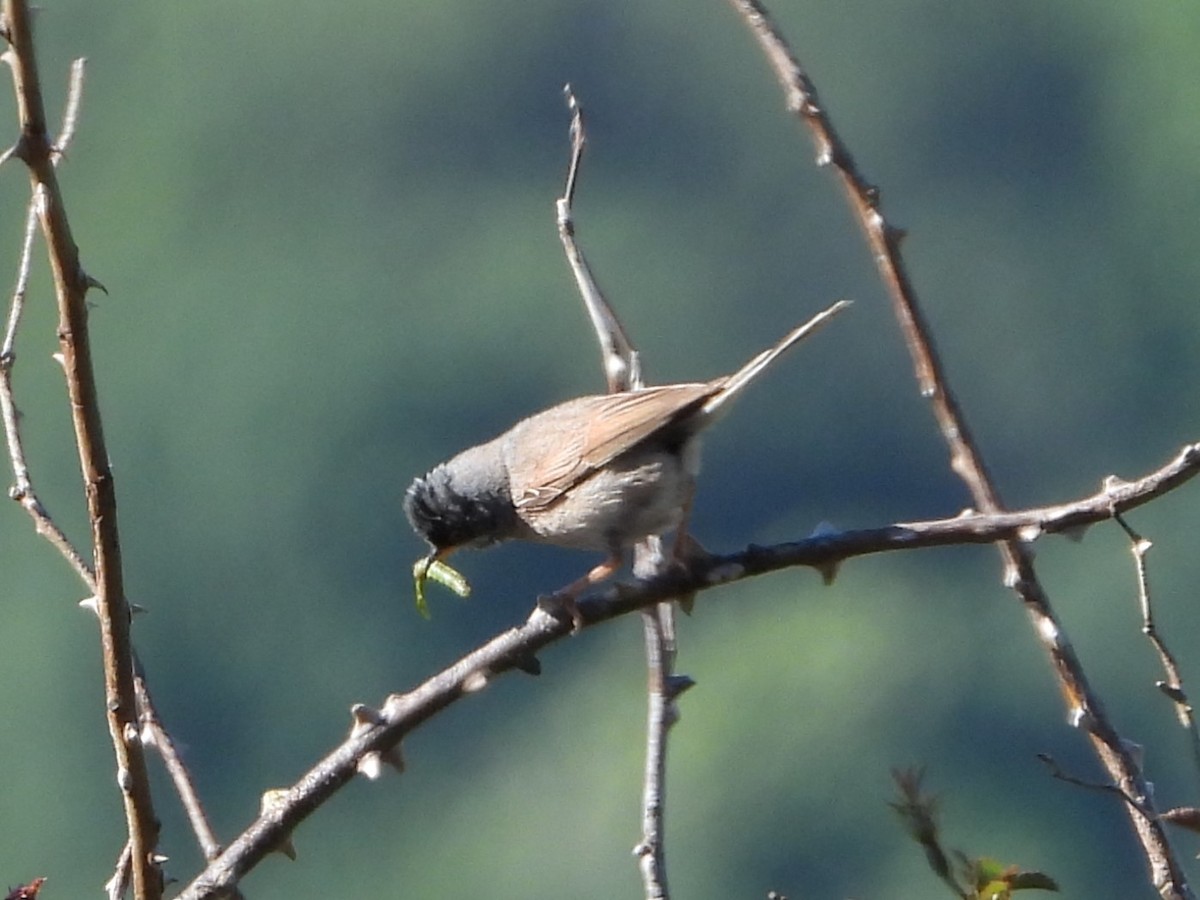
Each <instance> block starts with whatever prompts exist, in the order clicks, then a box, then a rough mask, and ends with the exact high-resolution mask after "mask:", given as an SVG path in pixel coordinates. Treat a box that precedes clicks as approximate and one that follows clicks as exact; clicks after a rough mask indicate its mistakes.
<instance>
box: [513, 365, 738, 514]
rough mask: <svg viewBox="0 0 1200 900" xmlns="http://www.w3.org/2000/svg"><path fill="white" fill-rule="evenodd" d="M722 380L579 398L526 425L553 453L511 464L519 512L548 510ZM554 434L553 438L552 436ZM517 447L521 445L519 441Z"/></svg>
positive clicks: (695, 404)
mask: <svg viewBox="0 0 1200 900" xmlns="http://www.w3.org/2000/svg"><path fill="white" fill-rule="evenodd" d="M722 383H723V379H720V380H718V381H714V382H709V383H706V384H668V385H663V386H661V387H650V388H643V389H641V390H637V391H626V392H624V393H620V394H602V395H597V396H593V397H580V398H578V399H576V400H568V401H567V402H566V403H563V404H560V405H559V406H555V407H552V408H551V409H548V410H546V411H545V412H542V413H539V414H538V415H536V416H533V417H532V418H530V419H528V420H526V422H525V423H524V427H526V428H527V429H528V430H529V432H532V433H534V434H545V435H546V438H545V442H546V444H547V445H548V446H549V447H550V448H552V450H551V452H550V453H548V454H544V455H540V456H539V455H538V454H537V453H536V452H535V453H533V454H532V456H533V457H534V458H532V459H522V460H511V461H510V463H509V465H510V469H509V471H510V477H512V478H513V482H514V483H513V503H514V505H515V506H516V507H517V509H525V510H538V509H545V508H547V507H549V506H552V505H553V504H554V503H555V502H557V501H558V500H559V499H560V498H561V497H562V496H563V495H564V494H565V493H566V492H567V491H568V490H569V489H570V488H571V487H573V486H574V485H576V484H578V483H579V482H581V481H583V480H584V479H585V478H587V477H588V476H589V475H591V474H592V473H593V472H595V471H596V470H597V469H600V468H602V467H603V466H606V465H607V464H608V463H610V462H612V461H613V460H614V459H616V458H617V457H618V456H620V455H621V454H622V453H625V452H626V451H627V450H631V449H633V448H634V447H635V446H637V445H638V444H639V443H641V442H642V441H644V440H646V439H647V438H649V437H650V436H651V435H653V434H655V433H656V432H657V431H659V430H660V429H662V428H664V427H666V426H668V425H671V424H673V423H675V422H677V421H679V419H680V418H682V417H683V416H685V415H687V414H688V413H689V412H691V411H693V409H694V408H695V407H698V406H699V405H700V404H701V403H703V402H704V401H705V400H707V399H708V398H709V397H711V396H712V395H713V394H714V393H715V392H716V391H718V390H720V387H721V384H722ZM551 435H552V437H551ZM516 443H521V441H520V439H518V440H517V442H516Z"/></svg>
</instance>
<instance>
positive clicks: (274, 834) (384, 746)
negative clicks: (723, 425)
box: [178, 443, 1200, 900]
mask: <svg viewBox="0 0 1200 900" xmlns="http://www.w3.org/2000/svg"><path fill="white" fill-rule="evenodd" d="M1197 474H1200V443H1196V444H1190V445H1188V446H1187V447H1184V448H1183V449H1182V450H1181V451H1180V452H1179V453H1178V454H1177V455H1176V457H1175V458H1174V459H1172V460H1171V461H1170V462H1168V463H1167V464H1166V465H1164V466H1163V467H1161V468H1160V469H1158V470H1156V471H1154V472H1151V473H1149V474H1147V475H1146V476H1144V477H1143V478H1140V479H1138V480H1136V481H1133V482H1119V483H1118V482H1114V481H1112V480H1111V479H1110V480H1108V481H1106V483H1105V487H1104V488H1103V489H1102V490H1101V491H1100V492H1099V493H1098V494H1095V495H1092V496H1089V497H1084V498H1082V499H1080V500H1077V501H1075V502H1074V503H1067V504H1062V505H1060V506H1052V507H1044V508H1040V509H1029V510H1021V511H1017V512H1008V513H1002V514H998V515H984V514H979V513H971V514H965V515H962V516H957V517H954V518H950V519H939V520H933V521H927V522H909V523H901V524H896V525H890V526H886V527H883V528H873V529H864V530H861V531H843V532H833V531H827V530H823V531H822V533H821V534H819V535H817V536H814V537H811V538H808V539H806V540H802V541H795V542H793V543H787V544H777V545H773V546H769V547H750V548H748V549H746V550H743V551H741V552H739V553H732V554H729V555H726V556H707V557H704V558H701V559H694V560H692V561H691V562H690V565H689V567H688V568H687V569H686V570H683V569H677V568H673V569H671V570H670V571H669V572H667V573H666V574H664V575H662V576H659V577H657V578H655V579H653V580H650V581H639V582H637V583H635V584H631V585H629V584H614V585H610V586H608V587H606V588H605V589H603V590H602V591H599V592H597V593H595V594H592V595H589V596H586V597H584V598H582V599H581V600H580V601H579V602H578V607H579V610H578V611H579V614H580V618H581V623H580V624H581V627H585V628H586V627H590V626H592V625H597V624H599V623H601V622H605V621H608V620H609V619H614V618H617V617H619V616H622V615H626V614H628V613H631V612H634V611H635V610H643V609H651V608H653V607H654V606H656V605H657V604H660V603H664V602H667V601H669V600H671V599H672V598H675V597H679V596H683V595H686V594H689V593H696V592H699V591H704V590H707V589H710V588H713V587H716V586H718V585H722V584H730V583H733V582H736V581H741V580H742V579H745V578H750V577H753V576H756V575H763V574H766V573H768V572H775V571H779V570H782V569H786V568H791V567H795V566H809V567H811V568H814V569H816V570H818V571H820V572H827V571H832V570H833V569H836V567H837V566H838V565H839V564H840V563H841V562H842V561H844V560H846V559H849V558H851V557H855V556H865V555H868V554H872V553H884V552H889V551H908V550H914V549H917V548H920V547H939V546H947V545H949V544H990V543H994V542H995V541H997V540H1001V539H1005V538H1008V539H1013V540H1021V541H1025V542H1029V541H1033V540H1036V539H1038V537H1040V536H1044V535H1047V534H1051V533H1061V532H1068V533H1070V532H1075V531H1078V530H1079V529H1080V528H1083V527H1086V526H1087V525H1090V524H1093V523H1096V522H1101V521H1105V520H1107V519H1111V518H1112V516H1113V515H1114V513H1117V512H1125V511H1127V510H1130V509H1133V508H1135V507H1137V506H1140V505H1142V504H1144V503H1148V502H1150V501H1151V500H1153V499H1154V498H1155V497H1158V496H1161V495H1162V494H1163V493H1165V492H1167V491H1169V490H1171V489H1172V488H1174V487H1178V486H1179V485H1180V484H1182V483H1183V482H1184V481H1187V480H1188V479H1190V478H1192V477H1194V476H1196V475H1197ZM573 627H574V623H573V621H572V619H571V617H570V616H568V615H567V614H566V613H565V612H563V615H562V618H555V617H554V616H552V615H551V614H550V613H548V612H547V611H545V610H543V609H541V608H537V607H535V608H534V610H533V612H532V613H531V614H530V615H529V618H528V619H527V620H526V621H525V623H524V624H522V625H520V626H519V627H516V628H512V629H510V630H508V631H506V632H504V633H502V634H500V635H498V636H497V637H495V638H493V639H492V640H490V641H488V642H487V643H486V644H484V645H483V646H481V647H479V648H478V649H476V650H474V651H473V652H471V653H470V654H468V655H467V656H465V657H463V658H462V659H460V660H459V661H458V662H456V663H454V664H453V665H452V666H450V667H449V668H447V669H445V670H444V671H442V672H440V673H438V674H436V675H434V676H433V677H431V678H429V679H428V680H426V681H424V682H423V683H421V684H420V685H418V686H417V687H416V688H414V689H413V690H411V691H409V692H408V693H405V694H393V695H391V696H390V697H388V698H387V700H386V701H385V703H384V704H383V707H382V708H381V709H378V710H374V709H365V708H362V707H360V708H356V710H355V721H356V724H355V726H354V727H353V728H352V730H351V733H350V736H349V737H348V738H347V739H346V740H345V741H343V742H342V743H341V744H340V745H339V746H338V747H336V748H334V749H333V750H332V751H331V752H330V753H329V754H328V755H327V756H326V757H325V758H324V759H323V760H321V761H320V762H319V763H317V764H316V765H315V766H314V767H313V768H312V769H310V770H309V771H308V773H307V774H305V775H304V776H303V777H302V778H301V779H300V780H299V781H298V782H296V784H295V785H293V786H292V787H291V788H290V789H288V790H286V791H282V792H280V795H279V802H277V803H275V804H273V805H272V806H271V807H270V808H269V809H267V810H265V811H264V812H263V813H262V814H261V815H260V816H259V818H258V819H257V820H255V821H254V822H253V823H252V824H251V825H250V826H249V827H248V828H247V829H246V830H245V831H244V832H243V833H242V834H241V835H240V836H239V837H238V838H237V839H236V840H235V841H234V842H233V843H231V844H230V845H229V847H228V848H226V850H225V851H224V852H223V853H222V854H221V855H220V856H218V857H217V858H216V859H215V860H213V861H212V862H211V863H210V864H209V866H208V867H207V868H206V869H205V870H204V872H202V873H201V874H200V875H199V876H198V877H197V878H196V879H195V880H194V881H193V882H192V883H191V884H190V885H188V887H187V888H186V889H185V890H184V891H183V893H181V894H180V895H179V897H178V900H201V898H209V897H223V896H226V894H227V893H228V892H229V891H231V890H232V889H233V888H234V886H235V885H236V884H237V882H238V880H239V879H240V878H241V877H242V876H243V875H245V874H246V873H247V872H249V871H250V870H251V869H252V868H254V866H255V865H257V864H258V862H259V861H261V860H262V859H263V857H265V856H266V855H267V854H268V853H270V852H272V851H273V850H276V849H278V848H279V847H281V846H283V845H284V843H285V842H286V841H287V839H288V837H289V835H290V834H291V832H292V830H293V829H294V828H296V826H298V825H299V824H300V823H301V822H302V821H304V820H305V819H306V818H308V816H309V815H311V814H312V813H313V812H314V811H316V809H317V808H318V807H319V806H320V805H321V804H322V803H323V802H324V801H325V800H327V799H328V798H329V797H331V796H332V795H333V794H334V793H336V792H337V791H338V790H339V789H340V788H341V787H342V786H343V785H345V784H346V783H347V782H348V781H349V780H350V779H351V778H353V777H354V774H355V772H356V771H364V772H367V771H370V772H372V773H377V772H378V771H380V769H379V768H378V767H374V766H372V767H370V768H368V767H367V766H366V765H365V763H366V761H367V760H368V759H369V758H372V757H373V758H374V759H375V760H379V759H384V760H387V761H390V762H392V764H393V765H395V766H397V767H399V761H400V757H399V753H398V748H399V745H400V741H401V740H402V739H403V738H404V737H406V736H407V735H409V734H411V733H412V732H413V731H415V730H416V729H417V728H418V727H419V726H421V725H422V724H424V723H425V722H427V721H428V720H430V719H431V718H433V717H434V716H435V715H436V714H437V713H438V712H440V711H441V710H442V709H444V708H446V707H447V706H450V705H451V704H453V703H455V702H457V701H459V700H462V699H464V698H465V697H467V696H469V695H472V694H475V693H478V692H480V691H481V690H483V689H484V688H485V687H486V686H487V685H488V684H489V683H490V682H491V681H492V680H494V679H495V678H496V677H498V676H500V675H502V674H504V673H506V672H509V671H511V670H512V669H514V668H521V667H522V666H523V665H524V664H525V663H526V662H527V661H528V660H530V659H531V658H534V657H535V656H536V654H537V653H538V652H539V651H541V650H542V649H543V648H545V647H547V646H549V645H550V644H552V643H554V642H555V641H558V640H561V639H562V638H564V637H567V636H568V635H570V634H571V633H572V628H573Z"/></svg>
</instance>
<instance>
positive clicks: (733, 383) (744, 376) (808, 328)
mask: <svg viewBox="0 0 1200 900" xmlns="http://www.w3.org/2000/svg"><path fill="white" fill-rule="evenodd" d="M849 305H850V301H849V300H839V301H838V302H837V303H835V304H833V306H831V307H829V308H828V309H826V310H823V311H821V312H819V313H817V314H816V315H815V316H813V317H812V318H811V319H809V320H808V321H807V322H805V323H804V324H803V325H801V326H800V327H799V328H796V329H793V330H792V331H790V332H789V333H788V334H787V335H786V336H785V337H784V338H783V340H781V341H780V342H779V343H778V344H776V345H775V346H774V347H771V348H770V349H769V350H764V351H763V352H762V353H760V354H758V356H756V357H754V359H752V360H750V361H749V362H748V363H746V364H745V365H744V366H742V367H741V368H740V369H738V370H737V371H736V372H734V373H733V374H732V375H730V376H729V377H728V379H726V381H725V384H723V385H722V386H721V389H720V390H719V391H717V393H715V394H714V395H713V396H712V397H711V398H710V399H709V400H708V402H707V403H705V404H704V415H705V416H714V415H716V414H717V412H718V411H720V410H721V407H723V406H724V405H725V404H726V403H728V402H729V401H730V400H732V399H733V398H734V397H736V396H737V395H738V394H739V393H740V392H741V390H742V388H744V387H745V386H746V385H747V384H749V383H750V382H751V381H753V380H754V379H755V378H756V377H757V376H758V374H759V373H760V372H762V370H763V369H765V368H766V367H767V366H769V365H770V364H771V363H773V362H774V361H775V360H776V359H778V358H779V357H780V356H781V355H783V353H784V352H786V351H787V350H789V349H791V347H792V345H793V344H796V343H798V342H799V341H802V340H803V339H804V338H806V337H808V336H809V335H810V334H812V333H813V332H815V331H816V330H817V329H819V328H821V327H822V326H823V325H824V324H825V323H826V322H828V321H829V320H830V319H832V318H833V317H834V316H836V315H837V314H838V313H840V312H841V311H842V310H844V309H845V308H846V307H847V306H849Z"/></svg>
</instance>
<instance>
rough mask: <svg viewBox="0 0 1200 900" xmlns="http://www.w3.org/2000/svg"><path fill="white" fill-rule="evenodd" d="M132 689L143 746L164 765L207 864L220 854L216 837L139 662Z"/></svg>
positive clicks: (219, 844) (190, 775) (219, 845)
mask: <svg viewBox="0 0 1200 900" xmlns="http://www.w3.org/2000/svg"><path fill="white" fill-rule="evenodd" d="M134 687H135V689H136V690H137V699H138V711H139V716H140V718H141V722H142V728H141V739H142V743H143V744H145V745H146V746H147V747H153V748H154V749H156V750H157V751H158V753H159V755H160V756H161V757H162V759H163V764H164V765H165V766H166V767H167V773H168V774H169V775H170V776H171V783H172V784H173V785H174V786H175V792H176V793H177V794H179V799H180V801H181V802H182V803H183V810H184V812H185V813H187V817H188V822H189V823H190V824H191V826H192V833H193V834H195V836H196V841H197V843H199V845H200V850H201V851H202V852H203V853H204V858H205V859H206V860H210V861H211V860H213V859H216V857H217V855H218V854H219V853H220V852H221V842H220V841H219V840H217V835H216V833H215V832H214V831H213V828H212V825H211V824H210V823H209V821H208V815H207V813H205V811H204V804H203V803H201V802H200V795H199V794H198V793H197V792H196V786H195V784H194V782H193V781H192V774H191V772H189V771H188V768H187V766H185V765H184V763H183V759H182V758H181V757H180V755H179V750H178V748H177V747H176V746H175V741H174V740H173V739H172V738H171V735H170V734H169V733H168V731H167V729H166V727H165V726H164V725H163V723H162V720H161V719H160V718H159V717H158V710H157V709H155V707H154V699H153V698H152V697H151V696H150V688H149V687H148V686H147V684H146V677H145V675H143V674H142V672H141V665H140V663H139V665H138V671H137V672H136V673H135V675H134Z"/></svg>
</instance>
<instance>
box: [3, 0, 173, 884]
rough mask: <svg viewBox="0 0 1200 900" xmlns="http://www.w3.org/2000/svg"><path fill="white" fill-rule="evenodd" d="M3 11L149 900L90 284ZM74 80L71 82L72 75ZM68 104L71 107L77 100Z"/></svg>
mask: <svg viewBox="0 0 1200 900" xmlns="http://www.w3.org/2000/svg"><path fill="white" fill-rule="evenodd" d="M3 9H4V21H5V22H6V23H7V25H8V39H9V42H10V47H11V49H10V51H9V53H10V60H11V64H12V72H13V86H14V89H15V91H16V97H17V110H18V115H19V119H20V122H21V135H20V137H19V138H18V140H17V144H16V148H15V150H14V155H15V156H17V157H18V158H20V159H21V160H22V161H23V162H24V163H25V165H26V167H27V168H28V170H29V177H30V182H31V188H32V191H33V194H34V196H35V197H37V196H39V194H40V197H41V200H42V202H39V203H38V204H37V207H38V218H39V219H40V221H41V225H42V232H43V234H44V235H45V238H46V244H47V248H48V251H49V256H50V269H51V273H52V276H53V279H54V288H55V294H56V297H57V299H58V311H59V323H58V333H59V346H60V350H61V354H62V365H63V370H64V371H65V373H66V377H67V393H68V395H69V398H70V402H71V416H72V421H73V424H74V427H75V441H76V445H77V448H78V450H79V462H80V469H81V471H82V474H83V480H84V493H85V495H86V499H87V508H88V520H89V522H90V523H91V532H92V555H93V567H94V570H95V578H96V600H97V603H96V609H97V614H98V616H99V619H100V634H101V644H102V647H103V650H104V652H103V658H104V687H105V703H104V705H105V711H106V713H107V716H108V727H109V734H110V737H111V739H112V743H113V749H114V752H115V754H116V760H117V784H118V785H119V787H120V790H121V795H122V798H123V800H124V805H125V818H126V824H127V827H128V830H129V840H130V843H131V865H132V868H133V888H134V896H135V897H136V898H137V900H155V898H158V897H160V896H162V877H161V873H160V872H159V870H158V866H157V863H156V861H155V856H156V854H155V847H156V845H157V843H158V828H159V825H158V819H157V817H156V816H155V814H154V805H153V802H152V799H151V793H150V782H149V778H148V777H147V772H146V758H145V753H144V751H143V748H142V746H141V742H140V741H139V740H138V722H137V703H136V698H135V695H134V687H133V651H132V647H131V644H130V636H129V617H130V613H129V605H128V603H127V602H126V599H125V589H124V584H123V573H122V570H121V544H120V537H119V533H118V529H117V503H116V492H115V489H114V485H113V477H112V471H111V470H110V468H109V463H108V451H107V448H106V446H105V442H104V430H103V427H102V424H101V419H100V406H99V399H98V397H97V392H96V381H95V375H94V372H93V369H92V360H91V345H90V342H89V340H88V310H87V304H86V302H85V298H86V296H87V292H88V289H89V287H91V286H92V285H93V284H94V281H93V279H91V278H89V277H88V275H87V273H86V272H85V271H84V270H83V267H82V266H81V265H80V263H79V250H78V247H77V246H76V244H75V240H74V238H73V237H72V236H71V228H70V224H69V221H68V218H67V212H66V207H65V206H64V204H63V198H62V193H61V191H60V188H59V184H58V177H57V175H56V173H55V170H54V157H55V155H56V154H55V150H54V147H53V146H52V144H51V141H50V137H49V133H48V131H47V128H46V111H45V106H44V103H43V99H42V89H41V83H40V80H39V74H38V70H37V57H36V53H35V49H34V44H33V34H32V30H31V22H30V12H29V9H28V7H27V5H26V3H25V2H24V0H4V5H3ZM74 83H75V84H79V83H81V81H80V77H79V76H78V75H77V76H76V77H75V79H74ZM77 93H78V91H77V90H76V94H77ZM73 105H74V108H75V109H76V110H77V109H78V102H77V101H76V102H75V103H74V104H73ZM72 130H73V128H72V127H70V126H69V127H67V128H65V129H64V131H66V132H67V134H68V135H69V134H70V132H71V131H72Z"/></svg>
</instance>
